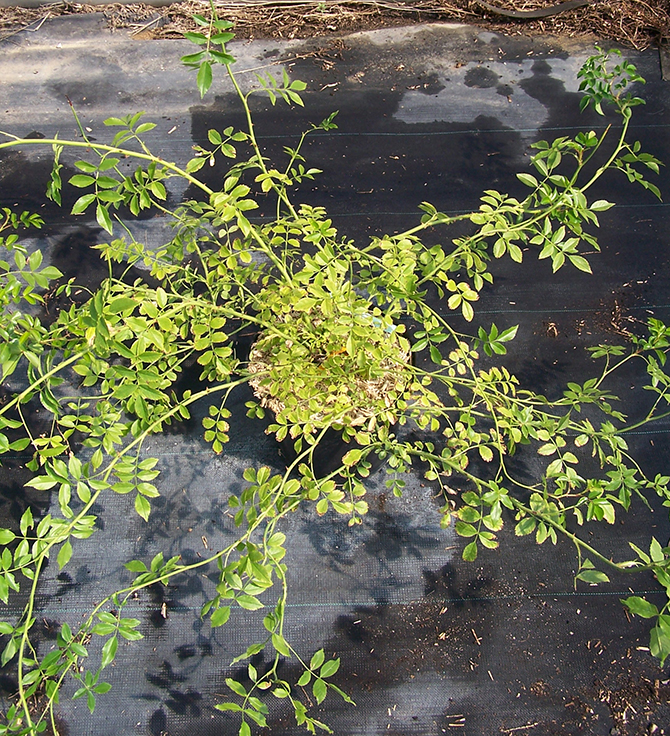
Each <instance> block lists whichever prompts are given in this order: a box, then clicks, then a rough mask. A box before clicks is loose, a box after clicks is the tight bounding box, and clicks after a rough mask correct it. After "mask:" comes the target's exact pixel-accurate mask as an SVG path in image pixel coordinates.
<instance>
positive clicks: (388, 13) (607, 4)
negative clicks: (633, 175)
mask: <svg viewBox="0 0 670 736" xmlns="http://www.w3.org/2000/svg"><path fill="white" fill-rule="evenodd" d="M215 5H216V6H217V8H218V9H219V13H220V15H221V16H223V17H226V18H228V19H230V20H231V21H233V22H234V23H235V32H236V35H237V37H238V38H288V39H292V38H309V37H316V36H323V35H332V34H335V33H346V32H352V31H363V30H372V29H375V28H384V27H388V26H398V25H403V24H407V23H413V22H427V21H457V22H462V23H472V24H476V25H478V26H484V27H487V28H490V29H491V30H493V31H497V32H503V33H508V34H525V35H536V34H553V35H560V36H567V37H574V36H577V35H583V34H592V35H595V36H597V37H599V38H601V39H604V40H605V39H606V40H609V41H613V42H616V43H619V44H621V45H623V46H626V47H629V48H634V49H637V50H643V49H645V48H647V47H648V46H651V45H653V44H661V43H662V42H663V41H667V40H668V39H670V0H583V1H582V2H580V1H579V0H568V1H567V2H559V0H487V1H486V2H484V1H483V0H482V1H481V2H480V0H415V1H414V2H402V0H215ZM208 8H209V3H208V2H206V1H205V0H186V1H185V2H179V3H174V4H171V5H167V6H165V7H150V6H148V5H144V4H142V3H138V4H130V5H126V4H110V5H80V4H76V3H69V2H60V3H53V4H47V5H42V6H40V7H38V8H19V7H12V8H0V40H2V39H3V38H8V37H9V36H11V35H14V34H15V33H17V32H19V31H21V30H35V29H36V28H38V27H39V25H40V24H41V23H43V22H44V21H45V20H47V19H49V18H53V17H56V16H59V15H67V14H76V13H96V12H102V13H104V15H105V17H106V19H107V22H108V23H109V26H110V28H112V29H120V28H125V29H130V30H131V31H132V32H133V34H134V35H137V36H138V37H141V38H173V37H178V36H180V35H181V33H182V32H183V31H185V30H191V29H193V22H192V20H191V16H192V15H193V14H194V13H202V14H206V13H207V10H208ZM538 16H539V17H538Z"/></svg>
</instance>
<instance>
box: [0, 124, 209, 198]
mask: <svg viewBox="0 0 670 736" xmlns="http://www.w3.org/2000/svg"><path fill="white" fill-rule="evenodd" d="M0 135H4V136H7V137H8V138H12V140H11V141H7V142H5V143H0V151H2V150H3V149H5V148H15V147H16V146H31V145H42V146H48V145H59V146H66V147H67V148H85V149H93V150H94V151H106V152H107V153H118V154H119V155H121V156H128V157H129V158H137V159H141V160H143V161H151V162H152V163H156V164H160V165H161V166H164V167H165V168H166V169H168V171H172V172H173V173H174V174H176V175H177V176H179V177H181V178H183V179H186V181H188V182H190V183H191V184H193V185H194V186H196V187H198V188H199V189H201V190H202V191H203V192H205V194H207V195H209V196H211V195H212V194H214V190H213V189H210V188H209V187H208V186H207V185H206V184H204V183H203V182H201V181H200V180H199V179H196V178H195V177H194V176H191V174H189V173H187V172H186V171H184V169H181V168H179V166H177V165H176V164H173V163H170V162H169V161H165V160H163V159H162V158H159V157H158V156H154V155H153V154H147V153H140V152H139V151H131V150H128V149H127V148H118V147H117V146H108V145H105V144H104V143H91V142H90V141H67V140H63V139H61V138H36V139H33V138H19V137H18V136H15V135H12V134H11V133H6V132H5V131H2V130H0Z"/></svg>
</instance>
